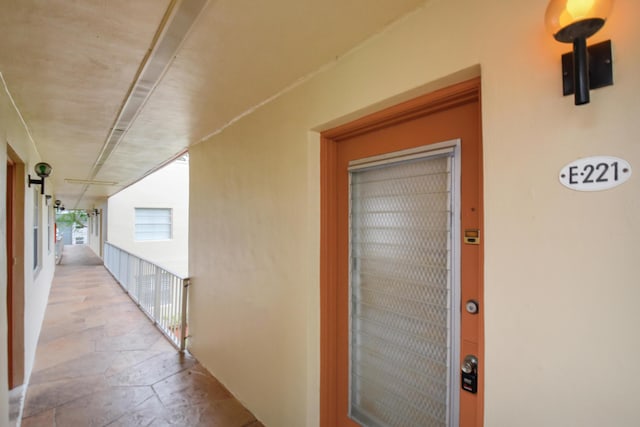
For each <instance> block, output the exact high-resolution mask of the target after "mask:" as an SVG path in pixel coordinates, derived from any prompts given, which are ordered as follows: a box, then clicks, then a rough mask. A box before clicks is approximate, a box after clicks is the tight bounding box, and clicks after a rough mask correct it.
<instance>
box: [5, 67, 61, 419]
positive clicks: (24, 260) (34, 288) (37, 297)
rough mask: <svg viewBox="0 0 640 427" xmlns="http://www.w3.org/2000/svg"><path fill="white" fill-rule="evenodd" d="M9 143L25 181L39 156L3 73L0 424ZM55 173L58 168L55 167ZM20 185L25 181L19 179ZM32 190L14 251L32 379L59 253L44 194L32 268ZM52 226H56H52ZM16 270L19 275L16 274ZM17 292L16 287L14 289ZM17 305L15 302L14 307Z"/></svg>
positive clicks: (25, 194)
mask: <svg viewBox="0 0 640 427" xmlns="http://www.w3.org/2000/svg"><path fill="white" fill-rule="evenodd" d="M8 145H9V146H10V147H11V149H12V150H13V151H14V153H15V154H16V155H17V157H18V158H19V161H20V162H22V163H24V168H22V171H24V181H23V182H24V183H26V182H27V174H29V173H30V174H31V175H32V176H33V175H34V173H33V166H34V165H35V164H36V163H37V162H39V161H41V159H40V156H39V155H38V153H37V151H36V149H35V146H34V145H33V143H32V141H31V140H30V138H29V136H28V134H27V132H26V129H25V127H24V126H23V124H22V121H21V120H20V117H19V116H18V113H17V110H16V108H15V107H14V105H13V103H12V101H11V99H10V98H9V96H8V95H7V91H6V87H5V84H4V81H3V79H0V174H1V176H2V182H3V184H2V186H0V295H3V297H2V298H0V314H1V315H0V425H8V419H7V416H8V396H7V388H8V385H7V384H8V372H7V315H6V313H7V306H6V297H4V296H6V294H7V279H6V278H7V263H6V261H7V247H6V185H5V184H4V183H5V179H6V166H7V150H8V148H7V146H8ZM53 173H55V169H54V172H53ZM18 185H22V183H20V184H18ZM53 191H54V188H52V187H51V185H50V182H49V181H48V182H47V193H49V194H54V193H53ZM34 192H38V193H39V192H40V187H39V186H32V187H31V188H26V186H25V188H24V190H22V189H17V191H16V193H17V196H18V200H17V201H16V203H23V204H24V212H25V216H24V230H23V232H24V237H25V241H24V252H23V253H17V254H14V256H15V258H16V259H17V261H18V263H17V264H16V266H15V270H14V272H15V276H14V278H16V279H17V280H15V282H16V286H20V283H19V282H20V280H19V279H20V278H24V354H22V355H18V357H21V358H22V359H23V360H24V378H25V380H26V379H28V377H29V375H30V373H31V370H32V368H33V362H34V357H35V350H36V346H37V343H38V337H39V335H40V329H41V326H42V319H43V317H44V312H45V309H46V305H47V299H48V296H49V289H50V286H51V280H52V278H53V272H54V266H55V264H54V261H55V254H54V250H53V246H51V251H50V252H49V251H48V249H47V238H48V236H47V217H48V211H49V210H50V209H52V208H51V207H50V206H46V204H45V198H44V196H42V199H41V202H42V203H41V205H42V212H41V216H42V218H43V222H42V225H41V227H40V233H41V236H40V241H41V247H40V249H41V250H40V257H41V264H40V265H41V268H40V269H39V270H37V271H35V272H34V270H33V252H34V250H33V238H32V236H33V203H34ZM51 229H52V230H53V227H52V228H51ZM14 233H15V234H14V237H15V238H22V237H23V236H20V235H19V232H18V231H17V230H16V231H14ZM16 276H17V277H16ZM16 292H18V291H17V290H16ZM16 309H17V308H16Z"/></svg>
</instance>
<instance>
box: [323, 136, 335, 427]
mask: <svg viewBox="0 0 640 427" xmlns="http://www.w3.org/2000/svg"><path fill="white" fill-rule="evenodd" d="M336 152H337V144H336V143H335V142H334V141H331V140H330V139H327V138H324V137H323V138H322V140H321V146H320V188H321V191H320V234H321V236H320V312H321V314H320V425H321V426H325V427H329V426H335V425H336V424H337V418H336V417H337V408H336V399H335V396H336V391H337V381H336V378H337V377H336V366H337V359H336V357H337V351H336V341H335V336H336V333H337V319H336V315H335V306H336V304H337V287H338V284H337V283H338V279H337V274H336V270H337V262H336V257H335V256H333V253H332V250H333V248H335V246H336V238H337V224H336V217H337V212H336V206H335V203H334V201H335V199H336V197H337V194H338V192H337V187H336V178H335V176H336V173H335V171H336V167H337V166H336ZM332 307H333V309H332Z"/></svg>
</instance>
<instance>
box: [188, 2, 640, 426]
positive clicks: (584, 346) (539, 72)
mask: <svg viewBox="0 0 640 427" xmlns="http://www.w3.org/2000/svg"><path fill="white" fill-rule="evenodd" d="M546 5H547V1H546V0H535V1H513V2H504V1H488V2H487V1H485V2H478V1H475V0H447V1H445V0H435V1H431V2H429V3H427V6H425V7H424V8H423V9H421V10H418V11H417V12H415V13H413V14H411V15H410V16H408V17H406V18H405V19H403V20H402V21H401V22H399V23H396V24H394V25H393V26H392V27H391V28H389V29H387V30H386V31H384V32H383V33H381V34H378V35H377V36H375V37H373V38H372V39H370V40H369V41H368V42H366V43H365V44H364V45H363V46H361V47H360V48H358V49H356V50H354V51H353V52H351V53H350V54H348V55H346V56H345V57H342V58H340V59H338V60H337V61H336V63H335V64H333V65H332V66H330V67H328V68H327V69H325V70H323V71H322V72H320V73H318V74H317V75H315V76H314V77H313V78H311V79H310V80H308V81H307V82H305V83H303V84H301V85H299V86H298V87H296V88H294V89H293V90H291V91H288V92H287V93H285V94H284V95H283V96H281V97H280V98H278V99H276V100H275V101H273V102H271V103H269V104H267V105H265V106H263V107H262V108H260V109H259V110H257V111H256V112H254V113H253V114H251V115H249V116H247V117H245V118H243V119H241V120H239V121H237V122H236V123H234V124H233V125H231V126H230V127H228V128H227V129H226V130H225V131H223V132H222V133H220V134H218V135H215V136H213V137H212V138H210V139H209V140H207V141H205V142H203V143H201V144H199V145H196V146H194V147H192V149H191V151H190V153H191V190H190V192H191V205H190V209H191V216H190V223H191V232H190V272H191V276H192V277H193V286H192V287H191V290H190V292H191V293H190V316H191V318H190V334H191V335H192V338H191V340H190V346H191V350H192V352H193V353H194V354H195V355H196V357H198V358H199V359H200V361H201V362H202V363H203V364H204V365H205V366H207V367H208V368H209V369H210V370H211V371H212V372H213V373H214V374H215V375H216V376H218V377H219V378H220V379H221V381H222V382H223V383H225V384H226V385H227V386H228V387H229V389H230V390H231V391H232V392H233V393H234V394H236V395H237V396H238V397H239V398H240V399H241V400H242V401H243V402H244V403H246V404H247V405H248V407H249V408H250V409H251V410H252V411H254V413H255V414H256V415H257V416H258V418H260V419H261V420H262V421H263V422H264V423H265V425H268V426H278V427H287V426H290V427H298V426H301V425H307V426H315V425H317V423H318V388H319V344H318V343H319V320H318V319H319V278H318V262H319V255H318V254H319V250H318V247H319V229H320V223H319V194H320V188H319V185H320V184H319V167H318V163H319V148H318V147H319V137H318V134H317V133H315V131H319V130H323V129H327V128H330V127H332V126H334V125H337V124H340V123H344V122H346V121H349V120H351V119H353V118H355V117H358V116H360V115H362V114H364V113H366V112H371V111H375V110H377V109H380V108H382V107H383V106H386V105H390V104H393V103H397V102H398V101H401V100H404V99H408V98H410V97H414V96H416V95H419V94H421V93H425V92H428V91H430V90H433V89H434V88H436V87H438V86H441V85H442V84H444V83H451V82H453V81H455V80H460V79H462V78H465V77H469V76H471V75H473V74H480V75H481V78H482V111H483V113H482V114H483V119H482V121H483V123H482V126H483V143H484V185H485V188H484V191H485V193H484V195H485V233H484V236H485V307H484V313H485V334H486V341H485V342H486V354H485V361H484V363H485V366H486V382H485V385H486V389H485V393H486V394H485V397H486V402H485V425H486V426H496V427H501V426H516V425H517V426H519V427H529V426H530V427H539V426H568V425H580V426H593V427H596V426H603V425H615V426H632V425H635V424H636V423H637V421H636V420H637V418H636V415H635V410H636V408H637V406H638V404H639V403H640V400H639V399H638V398H637V397H636V396H637V394H636V390H635V388H636V387H635V382H634V381H632V380H630V378H629V372H630V371H629V363H628V361H629V360H630V358H631V360H632V359H633V357H634V356H635V355H636V354H638V353H639V352H640V342H639V341H638V340H637V339H636V337H637V325H638V324H640V313H638V311H637V310H636V309H635V305H636V301H638V300H639V299H640V286H639V285H638V279H637V275H636V272H635V264H637V259H638V255H637V254H638V249H637V246H636V244H635V241H636V240H638V238H639V237H640V226H639V225H638V222H637V221H636V220H635V219H637V218H639V217H640V198H639V197H638V194H640V181H639V179H640V178H638V174H640V144H638V142H637V139H638V136H637V135H638V134H640V120H638V117H639V116H640V104H639V101H638V99H639V98H638V95H639V94H640V79H638V75H640V43H638V42H640V27H639V26H638V25H636V22H635V18H637V17H638V16H640V4H639V3H638V2H634V1H631V0H627V1H624V0H619V1H617V2H616V4H615V9H614V12H613V14H612V16H611V18H610V20H609V22H608V23H607V24H606V26H605V27H604V29H603V30H602V31H601V32H600V33H598V34H597V35H596V36H595V37H594V38H593V40H592V41H593V42H597V41H601V40H604V39H608V38H611V39H612V40H613V50H614V79H615V85H614V86H612V87H607V88H604V89H599V90H596V91H592V93H591V96H592V102H591V104H589V105H586V106H581V107H576V106H574V105H573V99H572V98H571V97H567V98H563V97H562V96H561V79H560V75H561V72H560V65H559V61H560V54H561V53H564V52H566V51H568V50H569V49H570V48H569V46H567V45H561V44H559V43H557V42H555V41H554V40H553V39H552V37H551V36H550V35H549V34H547V33H546V32H545V28H544V22H543V17H544V12H545V8H546ZM460 70H464V71H463V72H462V73H460V74H456V73H458V72H459V71H460ZM447 76H452V77H450V78H449V79H448V80H444V81H443V80H441V79H443V78H446V77H447ZM592 155H613V156H618V157H621V158H623V159H626V160H627V161H629V162H630V163H631V165H632V167H633V168H636V171H634V174H635V175H633V176H632V178H631V179H630V180H629V181H628V182H626V183H625V184H624V185H622V186H620V187H617V188H615V189H612V190H609V191H603V192H596V193H580V192H574V191H571V190H568V189H566V188H564V187H562V186H561V185H560V184H559V182H558V172H559V170H560V169H561V167H562V166H564V165H565V164H567V163H569V162H570V161H572V160H575V159H577V158H581V157H586V156H592ZM625 362H626V363H625Z"/></svg>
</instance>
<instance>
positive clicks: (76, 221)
mask: <svg viewBox="0 0 640 427" xmlns="http://www.w3.org/2000/svg"><path fill="white" fill-rule="evenodd" d="M88 219H89V216H88V215H87V212H85V211H81V210H71V211H68V212H64V213H60V214H57V215H56V223H57V224H58V225H66V226H67V227H72V226H74V225H75V228H84V227H86V226H87V220H88Z"/></svg>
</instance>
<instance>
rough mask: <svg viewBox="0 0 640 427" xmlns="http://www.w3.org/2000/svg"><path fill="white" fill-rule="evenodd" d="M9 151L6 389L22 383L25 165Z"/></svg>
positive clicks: (7, 176) (7, 181)
mask: <svg viewBox="0 0 640 427" xmlns="http://www.w3.org/2000/svg"><path fill="white" fill-rule="evenodd" d="M19 160H20V159H19V158H18V157H17V155H16V154H15V153H14V152H13V150H11V148H9V149H8V150H7V172H6V200H5V202H6V208H7V209H6V230H7V233H6V248H7V252H6V265H7V296H6V298H7V328H8V333H7V349H8V382H9V389H13V388H15V387H16V386H19V385H21V384H22V383H23V382H24V271H23V269H21V268H17V266H20V265H24V202H23V200H24V164H23V163H21V162H20V161H19Z"/></svg>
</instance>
